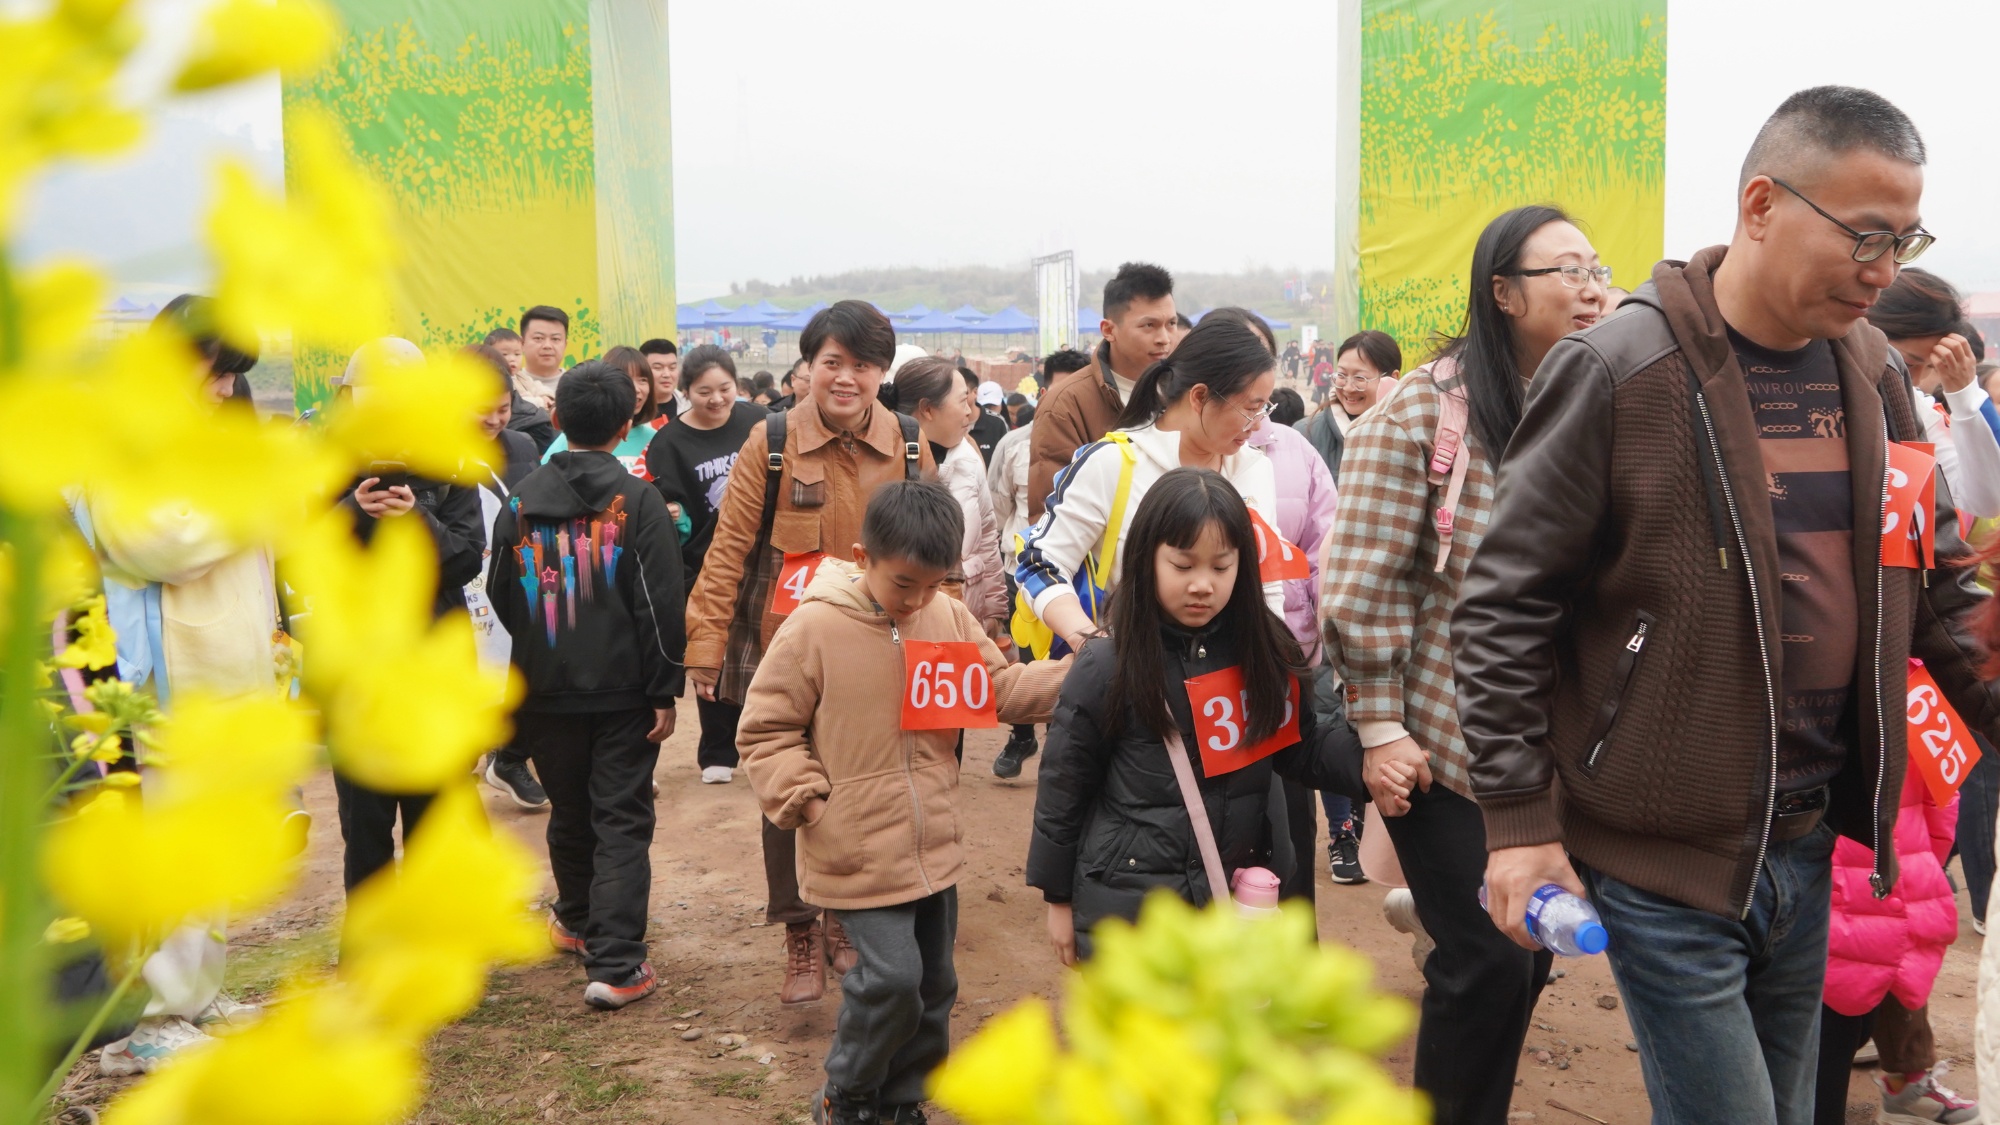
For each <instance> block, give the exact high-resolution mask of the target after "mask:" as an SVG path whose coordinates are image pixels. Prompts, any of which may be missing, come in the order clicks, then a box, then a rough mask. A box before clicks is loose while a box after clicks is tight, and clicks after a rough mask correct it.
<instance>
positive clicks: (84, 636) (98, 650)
mask: <svg viewBox="0 0 2000 1125" xmlns="http://www.w3.org/2000/svg"><path fill="white" fill-rule="evenodd" d="M70 623H71V624H72V625H74V626H75V627H76V631H77V637H76V641H75V643H73V644H71V645H70V646H69V647H68V648H66V649H64V650H62V652H60V653H58V654H57V655H56V663H57V664H58V665H60V666H62V667H64V668H89V669H90V670H92V671H97V670H98V669H101V668H109V667H111V666H112V665H113V664H116V663H117V662H118V638H117V636H116V635H114V634H113V633H112V631H111V618H110V617H108V616H106V614H105V609H104V595H102V594H99V595H97V596H96V597H94V598H91V599H90V602H89V608H88V609H86V610H85V611H84V613H83V614H82V615H81V616H78V617H76V618H74V619H72V620H71V622H70Z"/></svg>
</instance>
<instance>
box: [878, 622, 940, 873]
mask: <svg viewBox="0 0 2000 1125" xmlns="http://www.w3.org/2000/svg"><path fill="white" fill-rule="evenodd" d="M889 640H890V641H891V642H893V643H894V644H895V646H896V648H897V650H898V651H901V649H902V647H903V634H902V631H901V630H899V629H897V628H896V622H895V619H894V618H891V619H890V621H889ZM916 753H917V746H916V740H915V739H914V738H912V737H911V735H910V732H909V731H904V732H903V788H904V789H906V790H908V791H909V794H910V813H911V815H912V817H913V818H914V822H915V824H916V828H917V835H916V847H917V878H919V879H922V880H923V881H924V895H925V897H929V896H930V895H931V894H933V893H935V892H933V891H932V890H931V876H930V873H929V872H928V871H925V870H924V803H923V801H922V800H920V799H919V798H918V797H917V771H916V768H915V767H914V766H912V765H911V764H910V763H911V762H912V760H914V759H915V757H916Z"/></svg>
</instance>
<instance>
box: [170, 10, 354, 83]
mask: <svg viewBox="0 0 2000 1125" xmlns="http://www.w3.org/2000/svg"><path fill="white" fill-rule="evenodd" d="M339 33H340V31H339V26H338V24H337V22H336V21H335V19H334V16H333V13H332V12H330V11H328V10H327V8H326V6H325V5H324V4H321V3H318V2H317V0H221V2H220V3H217V4H214V5H213V6H211V7H210V8H209V9H208V10H207V11H206V12H203V13H202V16H201V26H200V27H199V29H198V30H197V31H196V32H195V43H194V50H193V52H192V54H191V55H190V56H189V58H188V60H187V62H186V63H184V64H183V65H182V67H181V72H180V75H179V77H177V78H175V79H174V89H176V90H206V89H208V88H209V87H211V86H221V85H225V84H227V83H230V82H240V81H242V80H243V79H245V78H249V77H251V76H253V75H258V74H262V73H264V72H265V71H268V70H277V71H280V72H282V73H283V74H284V75H285V76H286V77H287V78H292V77H297V76H299V75H302V74H310V73H312V72H313V71H315V70H317V69H319V65H320V64H321V63H322V62H325V61H326V57H327V55H328V54H329V53H331V52H332V50H333V41H334V39H335V38H336V37H338V35H339Z"/></svg>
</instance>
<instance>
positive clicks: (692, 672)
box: [687, 668, 722, 703]
mask: <svg viewBox="0 0 2000 1125" xmlns="http://www.w3.org/2000/svg"><path fill="white" fill-rule="evenodd" d="M687 678H688V679H689V680H690V681H692V682H693V684H694V693H695V694H696V695H698V696H700V697H701V698H703V699H706V700H708V701H709V702H710V703H713V702H715V684H716V681H718V680H720V679H721V678H722V670H721V669H719V668H689V669H688V670H687Z"/></svg>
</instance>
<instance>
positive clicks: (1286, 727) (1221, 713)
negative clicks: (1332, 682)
mask: <svg viewBox="0 0 2000 1125" xmlns="http://www.w3.org/2000/svg"><path fill="white" fill-rule="evenodd" d="M1187 693H1188V707H1189V708H1191V709H1192V710H1193V711H1194V740H1195V743H1196V745H1197V746H1199V747H1200V749H1201V772H1202V775H1203V776H1205V777H1218V776H1220V775H1222V774H1225V773H1233V772H1235V771H1236V770H1240V769H1242V768H1243V767H1244V766H1247V765H1249V764H1251V763H1252V762H1258V761H1262V760H1263V759H1265V758H1268V757H1270V756H1271V755H1273V754H1275V753H1277V752H1278V751H1280V750H1283V749H1284V748H1285V747H1287V746H1290V745H1291V744H1292V743H1294V742H1297V741H1298V740H1299V681H1298V680H1297V679H1293V680H1292V681H1291V687H1290V689H1289V690H1288V691H1287V692H1286V693H1285V718H1284V721H1283V722H1280V723H1279V724H1278V729H1277V730H1275V731H1272V732H1271V734H1270V736H1269V737H1267V738H1265V739H1264V740H1263V741H1261V742H1259V743H1257V744H1256V745H1254V746H1245V745H1243V734H1244V728H1245V727H1246V726H1248V725H1249V716H1250V704H1249V700H1250V693H1249V692H1248V691H1246V690H1244V687H1243V669H1241V668H1224V669H1222V670H1221V671H1219V672H1210V673H1208V674H1206V675H1202V676H1196V677H1194V678H1193V679H1191V680H1188V681H1187Z"/></svg>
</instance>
